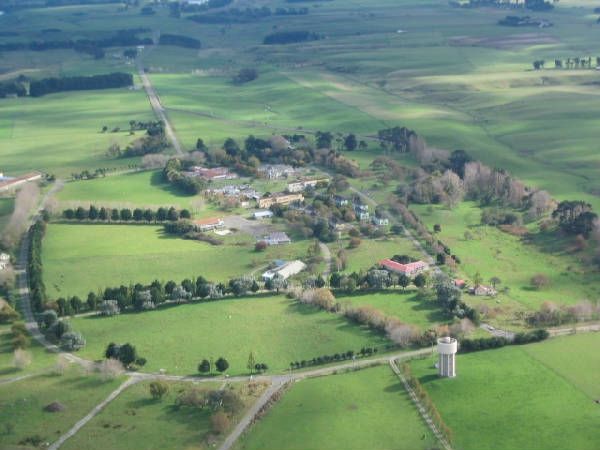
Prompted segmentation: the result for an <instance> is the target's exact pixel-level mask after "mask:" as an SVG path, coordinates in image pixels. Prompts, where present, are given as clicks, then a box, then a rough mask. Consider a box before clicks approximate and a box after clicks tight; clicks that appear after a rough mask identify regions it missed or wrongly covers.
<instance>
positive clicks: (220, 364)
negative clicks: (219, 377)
mask: <svg viewBox="0 0 600 450" xmlns="http://www.w3.org/2000/svg"><path fill="white" fill-rule="evenodd" d="M215 367H216V368H217V370H218V371H219V372H221V373H223V372H225V371H226V370H227V369H228V368H229V362H228V361H227V360H226V359H225V358H223V357H221V358H219V359H217V361H216V362H215Z"/></svg>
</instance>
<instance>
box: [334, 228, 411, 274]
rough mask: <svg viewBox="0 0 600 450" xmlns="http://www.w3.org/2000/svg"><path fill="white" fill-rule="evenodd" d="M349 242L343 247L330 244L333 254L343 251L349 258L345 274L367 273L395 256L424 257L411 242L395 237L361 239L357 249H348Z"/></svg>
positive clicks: (342, 242) (342, 243)
mask: <svg viewBox="0 0 600 450" xmlns="http://www.w3.org/2000/svg"><path fill="white" fill-rule="evenodd" d="M348 242H349V241H347V240H344V241H341V242H340V244H341V245H336V244H330V248H331V252H332V254H337V253H338V252H339V250H341V249H343V250H344V252H345V253H346V256H347V258H348V264H347V266H346V269H345V270H344V271H345V272H360V271H361V270H363V271H367V270H369V269H370V268H371V267H373V266H374V265H376V264H377V263H378V262H379V261H381V260H382V259H385V258H391V257H392V256H394V255H410V256H412V257H415V258H419V257H422V255H421V253H420V252H419V251H418V250H417V249H415V247H414V245H413V244H412V242H410V241H409V240H407V239H405V238H402V237H398V236H394V237H388V238H386V239H361V243H360V245H359V246H358V247H357V248H353V249H350V248H348Z"/></svg>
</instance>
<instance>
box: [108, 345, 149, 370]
mask: <svg viewBox="0 0 600 450" xmlns="http://www.w3.org/2000/svg"><path fill="white" fill-rule="evenodd" d="M104 357H105V358H106V359H115V360H117V361H120V362H121V364H123V367H125V368H126V369H128V368H131V367H133V366H134V365H135V366H137V367H142V366H144V365H145V364H146V358H142V357H140V356H139V355H138V353H137V350H136V348H135V346H133V345H131V344H130V343H126V344H123V345H120V344H115V343H114V342H111V343H110V344H108V346H107V347H106V350H105V351H104Z"/></svg>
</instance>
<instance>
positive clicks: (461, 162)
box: [448, 150, 472, 178]
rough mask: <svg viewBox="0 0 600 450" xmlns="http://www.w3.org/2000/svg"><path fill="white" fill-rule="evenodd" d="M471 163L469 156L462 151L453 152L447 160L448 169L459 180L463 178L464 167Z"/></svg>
mask: <svg viewBox="0 0 600 450" xmlns="http://www.w3.org/2000/svg"><path fill="white" fill-rule="evenodd" d="M471 161H472V158H471V156H469V154H468V153H467V152H465V151H464V150H454V151H453V152H452V154H451V155H450V158H449V160H448V162H449V164H450V169H451V170H452V171H453V172H454V173H455V174H456V175H458V176H459V177H461V178H464V177H465V165H466V164H467V163H469V162H471Z"/></svg>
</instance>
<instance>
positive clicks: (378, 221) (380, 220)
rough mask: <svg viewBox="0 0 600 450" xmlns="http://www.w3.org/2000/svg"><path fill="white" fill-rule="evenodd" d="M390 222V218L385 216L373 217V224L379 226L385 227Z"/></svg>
mask: <svg viewBox="0 0 600 450" xmlns="http://www.w3.org/2000/svg"><path fill="white" fill-rule="evenodd" d="M389 224H390V220H389V219H387V218H385V217H377V216H375V217H373V225H377V226H379V227H387V226H388V225H389Z"/></svg>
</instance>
